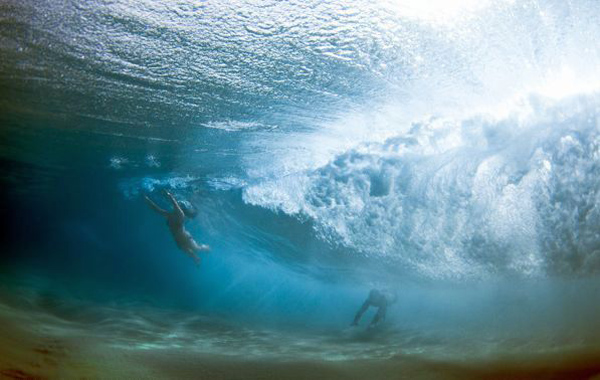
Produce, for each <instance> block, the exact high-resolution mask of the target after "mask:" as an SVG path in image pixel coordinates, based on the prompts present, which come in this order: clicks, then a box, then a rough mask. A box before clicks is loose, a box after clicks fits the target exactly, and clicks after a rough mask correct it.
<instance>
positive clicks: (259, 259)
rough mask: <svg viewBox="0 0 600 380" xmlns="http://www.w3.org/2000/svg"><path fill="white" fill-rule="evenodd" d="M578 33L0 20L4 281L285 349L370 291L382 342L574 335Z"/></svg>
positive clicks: (593, 45)
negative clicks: (376, 299) (272, 339)
mask: <svg viewBox="0 0 600 380" xmlns="http://www.w3.org/2000/svg"><path fill="white" fill-rule="evenodd" d="M599 12H600V4H598V2H595V1H584V0H582V1H533V0H531V1H524V0H523V1H521V0H516V1H497V2H470V1H464V2H461V1H458V2H456V4H454V3H449V2H440V3H438V4H435V7H427V6H424V5H421V4H420V3H419V2H410V1H409V2H401V1H398V2H396V1H387V2H369V1H360V0H354V1H288V2H278V1H234V2H229V1H216V2H208V1H171V2H165V3H164V4H163V2H159V1H152V0H148V1H143V2H127V1H121V0H117V1H87V2H78V1H74V0H65V1H61V2H56V1H35V2H34V1H29V0H24V1H12V0H8V1H6V0H5V1H3V2H1V3H0V57H1V59H0V91H1V92H0V125H1V128H0V180H1V190H0V213H1V215H0V217H2V219H3V220H4V221H5V222H4V226H5V227H4V233H3V234H2V235H1V239H2V240H1V244H2V250H1V256H0V260H1V261H0V267H1V268H2V273H3V274H2V276H3V277H4V279H5V281H6V282H9V281H16V282H23V283H27V284H29V285H31V286H33V287H35V288H38V289H41V290H43V291H47V292H51V293H53V294H57V295H60V296H64V297H75V298H78V299H86V300H88V301H92V302H98V303H99V304H103V303H107V302H123V303H128V302H129V303H130V302H135V303H141V304H148V305H153V306H156V307H159V308H165V309H185V310H191V311H193V312H198V313H199V314H202V315H208V316H219V317H224V318H226V319H230V320H232V321H244V322H251V323H259V324H266V325H271V326H272V325H277V326H279V325H292V326H296V327H295V328H296V329H301V327H302V326H304V327H315V328H326V329H333V330H342V329H344V328H346V327H347V325H348V324H349V323H350V321H351V320H352V316H353V314H354V312H355V311H356V309H357V308H358V306H359V305H360V304H361V302H362V301H363V299H364V297H365V296H366V295H367V294H368V291H369V289H371V288H373V287H385V288H391V289H393V290H394V291H396V292H397V294H398V296H399V302H398V303H397V305H396V306H395V307H394V308H392V309H390V312H389V314H390V315H389V321H388V322H389V323H390V325H391V326H394V328H397V329H408V328H411V329H423V331H429V330H431V329H432V328H436V329H440V331H443V333H440V334H442V335H444V336H445V335H446V334H449V335H451V336H460V337H461V339H467V340H468V339H469V337H474V336H476V335H477V334H481V332H482V331H484V332H486V333H490V334H492V335H493V336H494V337H496V338H495V339H503V338H504V337H505V336H514V335H519V334H520V333H522V330H523V329H524V327H523V326H524V325H527V326H531V325H532V324H533V325H534V326H537V327H538V328H539V331H540V332H539V334H540V336H543V337H544V339H541V343H540V345H541V346H544V345H546V344H549V343H548V340H545V339H546V338H548V339H550V340H552V339H551V338H554V337H563V336H567V337H569V339H571V338H573V339H579V338H580V337H585V338H586V339H592V337H597V334H598V324H597V322H596V321H597V318H598V316H599V315H600V308H599V307H597V306H595V304H598V303H597V302H595V303H594V302H590V300H594V299H596V300H597V297H598V295H599V294H598V286H597V283H598V275H599V274H600V232H599V231H600V230H599V226H600V192H599V190H598V189H599V188H600V124H599V114H600V113H599V109H600V92H599V90H600V71H599V69H598V68H599V67H600V48H599V47H598V46H599V45H598V43H597V41H598V40H599V39H600V24H598V22H597V15H598V14H599ZM163 189H169V190H171V191H172V192H173V193H174V194H175V196H176V197H178V198H180V199H185V200H188V201H189V202H191V203H192V204H194V205H195V207H196V208H197V209H198V216H197V217H196V218H194V219H192V220H190V221H189V222H188V228H189V230H190V231H191V233H192V234H193V235H194V237H195V238H196V240H198V241H199V242H201V243H206V244H209V245H210V246H211V248H212V250H211V253H210V254H208V255H207V256H203V257H202V263H201V266H200V268H196V267H195V266H194V265H193V262H192V261H191V259H190V258H188V257H186V256H185V255H183V254H182V253H181V252H179V251H178V249H177V247H176V245H175V243H174V242H173V240H172V238H171V236H170V235H169V231H168V229H167V227H166V226H165V222H164V220H162V219H161V218H160V217H159V216H158V215H156V214H155V213H153V212H152V211H151V210H150V209H149V208H148V207H147V206H146V204H145V203H144V202H143V200H142V197H141V195H142V194H150V195H151V196H152V197H153V199H155V200H156V201H157V202H161V204H162V205H163V206H165V207H166V206H168V203H167V202H166V200H165V199H164V198H162V196H161V195H160V191H161V190H163ZM528 329H529V327H528ZM534 330H535V329H534ZM436 331H437V330H436ZM528 332H531V330H528ZM498 336H500V337H502V338H497V337H498ZM582 339H583V338H582ZM385 344H386V345H390V347H391V346H393V342H388V341H386V342H385Z"/></svg>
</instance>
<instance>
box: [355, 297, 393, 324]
mask: <svg viewBox="0 0 600 380" xmlns="http://www.w3.org/2000/svg"><path fill="white" fill-rule="evenodd" d="M394 302H396V295H395V294H393V293H392V294H390V293H389V292H386V291H380V290H377V289H371V291H370V292H369V298H367V300H366V301H365V302H364V303H363V305H362V306H361V307H360V309H358V311H357V312H356V316H355V317H354V321H352V324H351V326H358V322H359V321H360V319H361V318H362V315H363V314H364V313H365V311H367V309H368V308H369V306H373V307H376V308H377V309H378V310H377V313H376V314H375V317H373V320H372V321H371V323H370V324H369V327H373V326H375V325H376V324H377V323H379V322H380V321H384V320H385V315H386V312H387V307H388V305H391V304H393V303H394Z"/></svg>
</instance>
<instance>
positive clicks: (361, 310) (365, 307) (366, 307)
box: [351, 300, 370, 326]
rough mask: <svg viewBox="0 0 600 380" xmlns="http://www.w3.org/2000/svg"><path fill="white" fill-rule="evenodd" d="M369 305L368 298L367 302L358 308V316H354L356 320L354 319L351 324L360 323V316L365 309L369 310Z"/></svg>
mask: <svg viewBox="0 0 600 380" xmlns="http://www.w3.org/2000/svg"><path fill="white" fill-rule="evenodd" d="M369 305H370V302H369V300H366V301H365V303H363V305H362V306H361V307H360V309H358V311H357V312H356V316H355V317H354V321H352V325H351V326H356V325H358V321H360V318H361V317H362V315H363V314H364V313H365V311H367V309H368V308H369Z"/></svg>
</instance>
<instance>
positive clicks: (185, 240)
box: [144, 191, 210, 266]
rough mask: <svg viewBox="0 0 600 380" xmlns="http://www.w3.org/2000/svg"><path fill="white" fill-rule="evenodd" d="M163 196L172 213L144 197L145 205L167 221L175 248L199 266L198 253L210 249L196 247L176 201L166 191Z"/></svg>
mask: <svg viewBox="0 0 600 380" xmlns="http://www.w3.org/2000/svg"><path fill="white" fill-rule="evenodd" d="M164 194H165V195H166V196H167V198H169V200H170V201H171V203H172V204H173V212H168V211H166V210H163V209H162V208H160V207H158V205H157V204H156V203H154V202H152V200H151V199H150V198H148V196H146V195H145V196H144V199H145V200H146V203H148V205H149V206H150V208H152V209H153V210H154V211H156V212H157V213H159V214H161V215H162V216H164V217H165V218H166V219H167V225H168V226H169V230H170V231H171V235H173V238H174V239H175V243H177V247H179V249H181V250H182V251H183V252H184V253H185V254H186V255H188V256H190V257H191V258H192V259H193V260H194V263H196V265H197V266H199V265H200V257H199V256H198V252H208V251H210V247H209V246H208V245H206V244H202V245H198V243H196V241H195V240H194V238H192V235H190V233H189V232H188V231H187V230H186V229H185V226H184V222H185V213H184V212H183V210H182V209H181V207H180V206H179V203H177V199H175V197H174V196H173V194H171V193H169V192H168V191H164Z"/></svg>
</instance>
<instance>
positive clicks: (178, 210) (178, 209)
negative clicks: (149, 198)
mask: <svg viewBox="0 0 600 380" xmlns="http://www.w3.org/2000/svg"><path fill="white" fill-rule="evenodd" d="M165 195H166V196H167V197H168V198H169V199H170V200H171V203H173V213H174V214H175V216H177V217H178V218H181V219H185V214H184V213H183V210H182V209H181V207H179V203H177V199H175V197H174V196H173V194H171V193H169V192H168V191H165Z"/></svg>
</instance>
